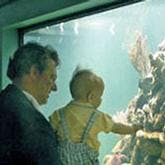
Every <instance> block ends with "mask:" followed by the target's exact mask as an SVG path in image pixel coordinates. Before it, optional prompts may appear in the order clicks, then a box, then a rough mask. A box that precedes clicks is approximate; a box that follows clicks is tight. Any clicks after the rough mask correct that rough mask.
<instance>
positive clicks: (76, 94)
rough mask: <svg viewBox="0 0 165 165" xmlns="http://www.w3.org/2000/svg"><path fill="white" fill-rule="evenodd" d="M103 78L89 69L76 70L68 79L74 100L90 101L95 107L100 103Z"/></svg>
mask: <svg viewBox="0 0 165 165" xmlns="http://www.w3.org/2000/svg"><path fill="white" fill-rule="evenodd" d="M103 91H104V82H103V80H102V79H101V78H100V77H99V76H97V75H96V74H95V73H93V72H92V71H90V70H87V69H83V70H78V71H77V72H76V73H75V74H74V75H73V77H72V79H71V81H70V92H71V95H72V98H73V99H74V100H76V101H80V102H84V103H90V104H92V105H93V106H94V107H95V108H97V107H98V106H99V105H100V104H101V100H102V99H101V96H102V94H103Z"/></svg>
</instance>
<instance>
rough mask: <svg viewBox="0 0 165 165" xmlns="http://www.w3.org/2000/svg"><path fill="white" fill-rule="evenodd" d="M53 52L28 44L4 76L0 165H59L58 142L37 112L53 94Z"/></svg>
mask: <svg viewBox="0 0 165 165" xmlns="http://www.w3.org/2000/svg"><path fill="white" fill-rule="evenodd" d="M58 64H59V59H58V54H57V52H56V51H55V50H53V49H52V48H50V47H47V46H41V45H39V44H37V43H27V44H25V45H23V46H22V47H20V48H18V50H17V51H16V52H15V53H14V56H13V58H11V59H10V61H9V65H8V71H7V75H8V77H9V78H10V79H11V81H12V84H10V85H8V86H7V87H6V88H5V89H4V90H3V91H1V93H0V164H3V165H15V164H23V165H58V164H59V160H58V153H57V148H56V147H57V141H56V139H57V138H56V136H55V133H54V132H53V130H52V128H51V126H50V124H49V123H48V122H47V120H46V119H45V118H44V116H42V114H41V113H40V112H39V106H40V105H42V104H45V103H46V102H47V99H48V97H49V94H50V92H51V91H52V90H54V91H55V90H56V84H55V80H56V77H57V72H56V67H57V66H58Z"/></svg>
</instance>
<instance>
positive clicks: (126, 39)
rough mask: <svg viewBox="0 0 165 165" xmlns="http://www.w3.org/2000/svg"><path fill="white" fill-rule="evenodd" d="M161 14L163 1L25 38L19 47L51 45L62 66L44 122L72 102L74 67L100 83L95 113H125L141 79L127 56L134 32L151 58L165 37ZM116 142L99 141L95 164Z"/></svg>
mask: <svg viewBox="0 0 165 165" xmlns="http://www.w3.org/2000/svg"><path fill="white" fill-rule="evenodd" d="M164 11H165V2H164V0H148V1H144V2H139V3H135V4H132V5H127V6H123V7H119V8H115V9H111V10H106V11H104V12H99V13H95V14H92V15H88V16H84V17H81V18H76V19H72V20H68V21H63V22H60V23H58V24H54V25H51V26H46V27H44V28H40V29H37V30H33V31H29V32H27V33H25V35H24V43H27V42H29V41H37V42H39V43H41V44H43V45H51V46H52V47H54V48H55V49H56V50H57V51H58V53H59V57H60V60H61V64H60V67H59V69H58V79H57V87H58V91H57V92H55V93H53V92H52V94H51V95H50V97H49V101H48V104H47V105H45V106H43V107H42V109H43V111H42V113H43V114H44V115H45V117H46V118H48V116H49V115H51V114H52V113H53V111H55V110H57V109H58V108H60V107H62V106H64V105H66V104H67V103H68V102H69V101H70V100H71V95H70V91H69V82H70V79H71V77H72V74H73V71H74V70H75V68H76V67H77V66H80V67H82V68H88V69H92V70H93V71H94V72H96V73H97V74H98V75H100V76H101V77H102V78H103V80H104V82H105V91H104V94H103V97H102V99H103V100H102V104H101V106H100V107H99V110H101V111H103V112H106V113H108V114H110V115H111V116H113V115H115V114H116V113H117V112H119V111H124V110H125V109H126V107H127V105H128V103H129V101H130V100H131V99H132V98H133V97H134V96H135V95H136V94H137V91H138V80H139V77H140V75H139V73H138V72H137V71H136V70H135V68H134V67H133V65H132V63H131V61H130V59H129V56H128V52H129V50H130V47H131V45H132V44H133V43H134V42H135V36H136V33H137V32H141V33H142V34H143V35H145V37H146V41H147V45H148V49H149V51H150V52H155V51H156V50H157V48H158V47H157V46H158V44H159V43H160V42H161V41H162V40H163V39H164V37H165V23H164V18H165V12H164ZM119 138H120V137H119V136H118V135H114V134H112V133H110V134H108V135H107V134H104V133H103V134H100V135H99V139H100V141H101V148H100V157H99V159H100V162H102V160H103V157H104V156H105V155H106V154H108V153H111V150H112V148H113V146H114V144H115V143H116V141H117V140H118V139H119Z"/></svg>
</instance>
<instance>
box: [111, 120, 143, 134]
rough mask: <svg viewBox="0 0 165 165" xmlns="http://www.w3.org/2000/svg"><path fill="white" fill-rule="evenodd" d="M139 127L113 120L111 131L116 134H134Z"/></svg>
mask: <svg viewBox="0 0 165 165" xmlns="http://www.w3.org/2000/svg"><path fill="white" fill-rule="evenodd" d="M139 129H142V127H141V126H139V125H126V124H122V123H116V122H114V124H113V127H112V132H113V133H118V134H134V133H136V131H138V130H139Z"/></svg>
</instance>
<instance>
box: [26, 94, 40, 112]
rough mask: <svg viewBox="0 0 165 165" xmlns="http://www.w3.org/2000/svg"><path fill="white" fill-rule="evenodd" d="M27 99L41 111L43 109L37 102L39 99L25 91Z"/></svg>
mask: <svg viewBox="0 0 165 165" xmlns="http://www.w3.org/2000/svg"><path fill="white" fill-rule="evenodd" d="M23 93H24V94H25V96H26V97H27V99H28V100H29V101H30V102H31V103H32V104H33V106H34V107H35V108H36V109H37V110H38V111H39V110H40V109H41V106H40V105H39V103H38V102H37V100H36V99H35V98H34V97H33V96H32V95H31V94H30V93H28V92H26V91H23Z"/></svg>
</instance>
